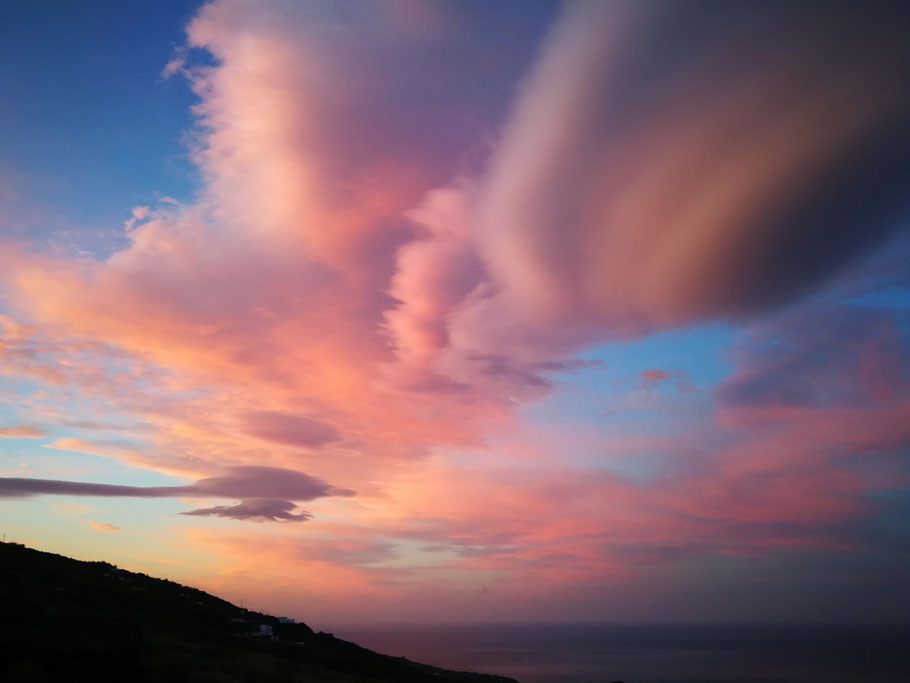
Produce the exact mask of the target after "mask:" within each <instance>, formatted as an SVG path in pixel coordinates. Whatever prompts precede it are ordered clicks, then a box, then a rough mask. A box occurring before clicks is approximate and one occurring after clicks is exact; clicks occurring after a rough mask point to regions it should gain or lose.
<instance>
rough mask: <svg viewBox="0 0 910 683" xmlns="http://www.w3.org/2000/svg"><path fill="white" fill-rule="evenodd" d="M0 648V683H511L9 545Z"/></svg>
mask: <svg viewBox="0 0 910 683" xmlns="http://www.w3.org/2000/svg"><path fill="white" fill-rule="evenodd" d="M269 629H271V634H272V636H271V637H270V636H268V635H265V636H263V635H260V634H262V633H265V634H267V633H268V631H269ZM0 639H2V640H0V642H2V647H0V652H2V653H3V658H2V661H0V680H3V681H10V682H22V683H44V682H47V683H50V682H52V681H53V682H55V683H56V682H57V681H79V680H91V681H98V682H102V683H103V682H107V681H118V682H119V681H135V682H137V683H143V682H147V683H178V682H183V681H190V682H196V681H198V682H205V683H253V682H255V683H260V682H261V683H279V682H280V683H284V682H286V681H289V682H293V683H304V682H309V681H314V682H316V681H318V682H323V681H325V682H335V683H355V682H357V683H360V682H362V683H369V682H375V681H396V682H400V683H411V682H413V683H423V682H425V681H456V682H459V681H460V682H464V683H508V682H509V681H511V680H512V679H508V678H504V677H501V676H486V675H482V674H473V673H461V672H454V671H445V670H443V669H437V668H435V667H430V666H425V665H422V664H417V663H415V662H411V661H409V660H407V659H403V658H396V657H389V656H386V655H381V654H377V653H375V652H372V651H370V650H367V649H364V648H362V647H359V646H358V645H355V644H354V643H349V642H347V641H344V640H340V639H338V638H335V637H334V636H332V634H329V633H315V632H314V631H313V630H312V629H310V628H309V627H308V626H307V625H306V624H302V623H297V624H289V623H283V622H280V621H279V620H278V618H276V617H273V616H270V615H267V614H260V613H258V612H253V611H250V610H246V609H242V608H240V607H237V606H236V605H232V604H231V603H229V602H227V601H225V600H222V599H220V598H217V597H215V596H213V595H209V594H208V593H205V592H203V591H200V590H198V589H195V588H190V587H188V586H182V585H180V584H178V583H174V582H173V581H168V580H165V579H156V578H153V577H150V576H147V575H145V574H138V573H134V572H128V571H125V570H123V569H118V568H117V567H115V566H113V565H111V564H108V563H106V562H80V561H78V560H73V559H70V558H68V557H63V556H61V555H54V554H52V553H45V552H40V551H37V550H32V549H30V548H26V547H25V546H22V545H19V544H15V543H2V544H0Z"/></svg>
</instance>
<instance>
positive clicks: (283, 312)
mask: <svg viewBox="0 0 910 683" xmlns="http://www.w3.org/2000/svg"><path fill="white" fill-rule="evenodd" d="M908 36H910V7H908V6H907V4H906V3H902V2H893V3H884V2H883V3H870V2H855V3H839V2H818V3H803V2H781V3H769V2H754V3H752V2H726V1H723V2H722V1H713V2H703V1H701V0H692V1H690V2H648V1H641V2H631V1H630V2H624V1H616V2H611V1H607V0H603V1H600V0H594V1H591V2H585V1H582V2H577V3H576V2H569V3H565V4H561V3H556V2H543V1H541V2H537V1H533V0H514V1H509V0H498V1H497V2H489V1H488V0H459V1H457V2H456V1H454V0H453V1H448V0H384V1H383V2H360V1H354V0H314V1H306V0H299V1H292V0H274V1H273V0H261V1H256V2H253V1H251V0H214V1H213V2H210V3H208V4H205V5H200V4H199V3H198V2H181V1H175V0H168V1H160V0H156V1H155V2H152V1H147V2H120V1H119V0H117V1H115V0H110V1H104V0H92V1H89V2H84V3H66V2H55V1H53V0H33V1H30V2H19V3H13V4H11V5H10V6H8V7H5V9H4V15H3V19H2V20H0V533H4V534H6V538H7V540H14V541H17V542H22V543H26V544H28V545H30V546H33V547H36V548H39V549H42V550H49V551H53V552H58V553H62V554H65V555H70V556H73V557H77V558H80V559H92V560H106V561H109V562H112V563H115V564H118V565H120V566H122V567H124V568H127V569H131V570H135V571H143V572H146V573H149V574H152V575H154V576H160V577H166V578H171V579H174V580H176V581H180V582H182V583H187V584H190V585H194V586H197V587H200V588H202V589H204V590H207V591H209V592H213V593H216V594H218V595H220V596H222V597H225V598H227V599H229V600H232V601H234V602H238V603H239V602H240V601H243V603H244V604H245V605H246V606H247V607H253V608H256V609H261V610H265V611H268V612H270V613H273V614H283V615H284V614H287V615H290V616H295V617H298V618H300V619H304V620H306V621H308V622H309V623H311V624H312V625H314V626H316V627H319V626H322V625H332V624H344V623H354V622H408V621H425V622H450V621H474V622H499V621H503V622H505V621H655V620H656V621H714V620H721V621H765V620H799V621H882V620H884V621H894V620H901V619H904V620H906V619H907V617H908V615H910V582H908V581H907V578H906V577H907V576H908V575H910V189H908V188H910V123H908V122H910V79H908V74H910V40H908Z"/></svg>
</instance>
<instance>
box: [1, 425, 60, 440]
mask: <svg viewBox="0 0 910 683" xmlns="http://www.w3.org/2000/svg"><path fill="white" fill-rule="evenodd" d="M48 435H49V432H48V431H47V430H46V429H45V428H44V427H39V426H38V425H6V426H3V427H0V439H41V438H44V437H45V436H48Z"/></svg>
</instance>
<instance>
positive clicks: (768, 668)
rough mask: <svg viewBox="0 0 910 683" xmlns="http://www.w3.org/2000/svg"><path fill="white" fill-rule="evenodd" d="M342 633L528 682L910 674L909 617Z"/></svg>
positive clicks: (747, 682)
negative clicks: (904, 621)
mask: <svg viewBox="0 0 910 683" xmlns="http://www.w3.org/2000/svg"><path fill="white" fill-rule="evenodd" d="M334 635H335V636H336V637H339V638H343V639H345V640H350V641H353V642H355V643H357V644H359V645H362V646H363V647H366V648H369V649H371V650H375V651H377V652H382V653H384V654H389V655H394V656H402V657H407V658H408V659H411V660H414V661H417V662H422V663H424V664H432V665H434V666H438V667H442V668H445V669H454V670H459V671H475V672H482V673H490V674H499V675H503V676H509V677H510V678H514V679H516V680H518V681H520V682H521V683H611V682H612V681H623V682H624V683H910V624H908V625H906V626H827V625H826V626H818V625H811V626H808V625H779V624H778V625H767V624H764V625H743V624H736V625H732V624H730V625H717V624H714V625H692V624H673V625H667V624H662V625H642V624H635V625H629V624H623V625H620V624H561V625H553V624H509V625H489V624H487V625H464V624H459V625H446V626H439V625H433V626H427V625H422V626H381V627H379V626H345V627H343V628H339V629H337V630H335V631H334Z"/></svg>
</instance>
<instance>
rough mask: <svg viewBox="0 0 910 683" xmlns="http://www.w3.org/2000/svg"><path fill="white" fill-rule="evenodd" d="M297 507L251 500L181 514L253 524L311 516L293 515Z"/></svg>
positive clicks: (284, 502) (290, 520)
mask: <svg viewBox="0 0 910 683" xmlns="http://www.w3.org/2000/svg"><path fill="white" fill-rule="evenodd" d="M296 508H297V506H296V505H295V504H294V503H292V502H291V501H289V500H277V499H273V498H253V499H250V500H244V501H242V502H240V503H237V504H236V505H216V506H215V507H211V508H200V509H198V510H189V511H187V512H181V513H180V514H181V515H189V516H193V517H226V518H228V519H239V520H250V521H253V522H306V521H307V520H310V519H313V515H312V514H311V513H309V512H307V511H306V510H301V511H300V512H298V513H294V512H293V510H295V509H296Z"/></svg>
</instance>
